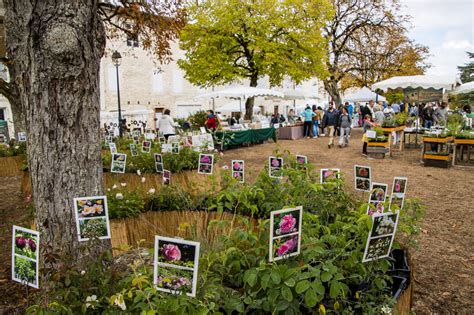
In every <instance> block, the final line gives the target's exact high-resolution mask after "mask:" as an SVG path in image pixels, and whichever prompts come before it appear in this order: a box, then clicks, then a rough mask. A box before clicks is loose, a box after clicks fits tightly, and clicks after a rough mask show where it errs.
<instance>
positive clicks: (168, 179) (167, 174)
mask: <svg viewBox="0 0 474 315" xmlns="http://www.w3.org/2000/svg"><path fill="white" fill-rule="evenodd" d="M170 183H171V172H170V171H168V170H163V185H169V184H170Z"/></svg>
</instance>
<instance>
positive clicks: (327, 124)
mask: <svg viewBox="0 0 474 315" xmlns="http://www.w3.org/2000/svg"><path fill="white" fill-rule="evenodd" d="M336 127H337V113H336V111H335V110H334V107H332V106H329V109H328V110H327V111H326V113H325V114H324V118H323V128H327V133H328V136H329V143H328V148H329V149H331V147H332V146H334V132H335V131H336Z"/></svg>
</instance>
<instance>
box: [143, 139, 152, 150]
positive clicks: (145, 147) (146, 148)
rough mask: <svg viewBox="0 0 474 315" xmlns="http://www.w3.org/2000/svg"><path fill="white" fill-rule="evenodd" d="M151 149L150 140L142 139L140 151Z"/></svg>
mask: <svg viewBox="0 0 474 315" xmlns="http://www.w3.org/2000/svg"><path fill="white" fill-rule="evenodd" d="M150 151H151V141H143V142H142V152H143V153H150Z"/></svg>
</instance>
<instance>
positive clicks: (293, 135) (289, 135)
mask: <svg viewBox="0 0 474 315" xmlns="http://www.w3.org/2000/svg"><path fill="white" fill-rule="evenodd" d="M303 131H304V128H303V125H297V126H287V127H281V128H278V139H285V140H296V139H301V138H303Z"/></svg>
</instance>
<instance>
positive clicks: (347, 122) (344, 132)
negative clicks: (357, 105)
mask: <svg viewBox="0 0 474 315" xmlns="http://www.w3.org/2000/svg"><path fill="white" fill-rule="evenodd" d="M338 125H339V129H340V132H341V134H340V135H339V148H342V147H343V146H348V145H349V133H350V132H351V126H352V118H351V116H350V115H349V111H348V109H347V108H346V107H343V108H342V113H341V115H340V116H339V122H338Z"/></svg>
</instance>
